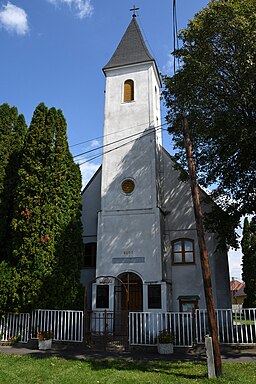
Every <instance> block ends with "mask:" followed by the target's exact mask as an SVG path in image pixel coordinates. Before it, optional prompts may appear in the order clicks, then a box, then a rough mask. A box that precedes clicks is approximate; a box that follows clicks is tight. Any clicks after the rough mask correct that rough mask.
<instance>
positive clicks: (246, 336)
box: [195, 308, 256, 345]
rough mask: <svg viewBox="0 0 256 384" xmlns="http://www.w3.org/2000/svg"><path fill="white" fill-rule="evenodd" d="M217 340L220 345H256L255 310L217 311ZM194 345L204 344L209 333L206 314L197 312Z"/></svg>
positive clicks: (200, 311) (201, 311)
mask: <svg viewBox="0 0 256 384" xmlns="http://www.w3.org/2000/svg"><path fill="white" fill-rule="evenodd" d="M215 313H216V320H217V325H218V338H219V342H220V343H221V344H240V345H248V344H252V345H253V344H256V309H255V308H251V309H217V310H216V311H215ZM195 321H196V324H195V329H196V339H195V342H196V343H204V337H205V335H206V334H208V333H209V328H208V319H207V312H206V311H205V310H197V311H196V317H195Z"/></svg>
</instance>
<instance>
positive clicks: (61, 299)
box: [0, 104, 82, 311]
mask: <svg viewBox="0 0 256 384" xmlns="http://www.w3.org/2000/svg"><path fill="white" fill-rule="evenodd" d="M66 129H67V127H66V122H65V119H64V117H63V115H62V112H61V111H59V110H58V111H56V109H55V108H51V109H48V108H47V107H46V106H45V105H44V104H39V105H38V107H37V108H36V110H35V112H34V115H33V118H32V121H31V124H30V126H29V128H28V130H27V134H26V139H25V144H24V147H23V151H22V157H21V161H20V167H19V171H18V175H19V179H18V183H17V187H16V190H15V201H14V208H13V218H12V222H11V251H12V252H11V253H10V254H9V258H8V264H7V263H6V264H4V265H2V266H1V267H2V269H0V271H3V274H4V272H6V279H7V281H10V280H11V281H12V282H15V284H12V285H11V287H12V288H11V295H9V297H8V300H7V299H6V297H7V296H8V295H7V292H10V289H9V288H8V287H9V286H7V288H8V289H7V288H6V289H7V290H4V287H1V286H0V293H1V288H2V291H3V293H4V294H5V296H4V297H5V299H4V300H0V305H1V306H2V308H4V307H6V305H8V306H9V309H13V310H18V311H19V310H30V309H34V308H46V307H48V308H70V307H74V306H76V307H77V305H78V304H79V301H80V297H82V295H80V293H81V290H80V283H79V278H80V255H81V247H82V225H81V220H80V215H81V213H80V212H81V194H80V191H81V175H80V170H79V168H78V165H76V164H75V163H74V161H73V158H72V156H71V153H70V151H69V148H68V143H67V136H66ZM0 273H1V272H0Z"/></svg>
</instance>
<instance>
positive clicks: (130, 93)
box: [124, 79, 134, 103]
mask: <svg viewBox="0 0 256 384" xmlns="http://www.w3.org/2000/svg"><path fill="white" fill-rule="evenodd" d="M133 100H134V81H133V80H130V79H129V80H126V81H125V82H124V102H125V103H129V102H130V101H133Z"/></svg>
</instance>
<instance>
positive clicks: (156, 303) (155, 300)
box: [148, 284, 162, 309]
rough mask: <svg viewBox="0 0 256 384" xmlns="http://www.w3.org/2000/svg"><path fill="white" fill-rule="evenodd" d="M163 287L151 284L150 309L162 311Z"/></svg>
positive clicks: (149, 294)
mask: <svg viewBox="0 0 256 384" xmlns="http://www.w3.org/2000/svg"><path fill="white" fill-rule="evenodd" d="M161 301H162V300H161V285H160V284H151V285H149V286H148V308H149V309H154V308H158V309H160V308H161V307H162V305H161Z"/></svg>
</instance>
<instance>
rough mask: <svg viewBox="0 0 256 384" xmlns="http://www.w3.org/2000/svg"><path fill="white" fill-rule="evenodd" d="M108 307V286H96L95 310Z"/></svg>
mask: <svg viewBox="0 0 256 384" xmlns="http://www.w3.org/2000/svg"><path fill="white" fill-rule="evenodd" d="M108 307H109V286H108V285H97V293H96V308H108Z"/></svg>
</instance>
